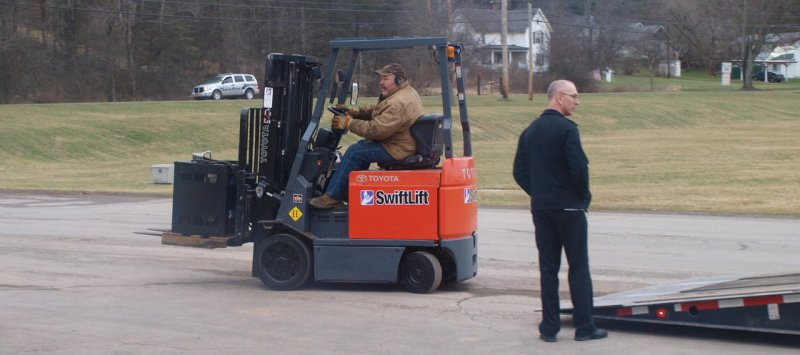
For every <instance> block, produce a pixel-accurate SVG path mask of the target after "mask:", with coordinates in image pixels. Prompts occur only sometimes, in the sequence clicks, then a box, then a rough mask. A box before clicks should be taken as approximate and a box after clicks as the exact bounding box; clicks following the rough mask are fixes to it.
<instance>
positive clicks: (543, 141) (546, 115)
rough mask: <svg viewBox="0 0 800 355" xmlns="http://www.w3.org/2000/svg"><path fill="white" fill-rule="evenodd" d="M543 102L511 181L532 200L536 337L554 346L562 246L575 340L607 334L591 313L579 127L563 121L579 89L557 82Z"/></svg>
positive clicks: (585, 172) (585, 176) (523, 139)
mask: <svg viewBox="0 0 800 355" xmlns="http://www.w3.org/2000/svg"><path fill="white" fill-rule="evenodd" d="M547 98H548V99H549V100H550V103H549V104H548V106H547V109H546V110H545V111H544V112H543V113H542V115H541V116H539V118H537V119H536V120H534V121H533V123H531V124H530V126H528V128H526V129H525V131H523V132H522V135H521V136H520V137H519V144H518V146H517V154H516V157H515V158H514V180H516V181H517V184H519V186H520V187H522V189H523V190H525V192H526V193H528V195H529V196H530V197H531V214H532V215H533V225H534V228H535V230H536V248H537V249H538V250H539V275H540V286H541V299H542V322H541V323H540V324H539V334H540V338H541V339H542V340H544V341H546V342H554V341H556V334H557V333H558V332H559V330H561V317H560V307H559V299H558V270H559V268H560V267H561V250H562V248H563V250H564V251H565V253H566V255H567V262H568V263H569V292H570V296H571V298H572V305H573V309H574V311H573V324H574V325H575V340H578V341H583V340H592V339H601V338H605V337H607V336H608V333H607V332H606V331H605V330H603V329H598V328H597V327H596V326H595V324H594V318H593V317H592V313H591V312H592V307H593V300H592V297H593V291H592V277H591V275H590V273H589V247H588V240H587V239H588V238H587V234H588V233H587V229H588V228H587V222H586V210H587V209H588V208H589V202H590V201H591V199H592V193H591V192H590V191H589V159H587V158H586V154H585V153H584V152H583V148H582V147H581V139H580V133H579V132H578V125H577V124H575V122H573V121H572V120H570V119H568V118H567V117H566V116H570V115H572V114H573V113H574V112H575V110H576V109H577V108H578V105H579V104H580V100H579V99H578V89H577V88H576V87H575V84H574V83H572V82H570V81H567V80H556V81H554V82H552V83H550V86H549V87H548V88H547Z"/></svg>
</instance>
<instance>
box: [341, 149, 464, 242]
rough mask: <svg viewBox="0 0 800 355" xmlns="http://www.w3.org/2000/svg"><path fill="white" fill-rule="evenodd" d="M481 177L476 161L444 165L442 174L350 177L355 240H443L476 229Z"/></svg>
mask: <svg viewBox="0 0 800 355" xmlns="http://www.w3.org/2000/svg"><path fill="white" fill-rule="evenodd" d="M476 191H477V177H476V175H475V161H474V159H473V158H472V157H457V158H449V159H445V160H444V163H443V164H442V167H441V169H426V170H380V171H374V170H371V171H354V172H352V173H350V192H349V198H350V200H349V201H350V221H351V223H350V238H351V239H403V240H441V239H451V238H463V237H465V236H470V235H472V233H473V232H474V231H475V230H476V229H477V225H478V221H477V211H478V202H477V198H476Z"/></svg>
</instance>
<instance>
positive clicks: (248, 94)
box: [244, 89, 254, 100]
mask: <svg viewBox="0 0 800 355" xmlns="http://www.w3.org/2000/svg"><path fill="white" fill-rule="evenodd" d="M253 96H254V95H253V90H252V89H247V91H245V92H244V98H245V99H248V100H252V99H253Z"/></svg>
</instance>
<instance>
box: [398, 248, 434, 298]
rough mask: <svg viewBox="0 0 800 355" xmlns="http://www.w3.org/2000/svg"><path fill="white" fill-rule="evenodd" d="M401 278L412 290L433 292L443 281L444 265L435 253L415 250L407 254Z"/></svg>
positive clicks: (406, 286)
mask: <svg viewBox="0 0 800 355" xmlns="http://www.w3.org/2000/svg"><path fill="white" fill-rule="evenodd" d="M400 280H401V282H402V283H403V285H404V286H405V288H406V290H408V291H410V292H414V293H429V292H433V291H434V290H436V289H437V288H438V287H439V284H441V283H442V265H441V264H439V259H437V258H436V256H434V255H433V254H431V253H429V252H427V251H415V252H413V253H411V254H408V255H407V256H406V259H405V261H404V263H403V273H402V275H401V278H400Z"/></svg>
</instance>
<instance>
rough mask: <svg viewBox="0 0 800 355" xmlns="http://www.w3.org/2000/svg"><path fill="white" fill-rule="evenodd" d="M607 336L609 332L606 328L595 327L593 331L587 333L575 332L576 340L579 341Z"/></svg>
mask: <svg viewBox="0 0 800 355" xmlns="http://www.w3.org/2000/svg"><path fill="white" fill-rule="evenodd" d="M607 336H608V332H607V331H606V330H605V329H595V330H594V331H593V332H591V333H589V334H586V335H578V334H575V340H577V341H586V340H595V339H603V338H605V337H607Z"/></svg>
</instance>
